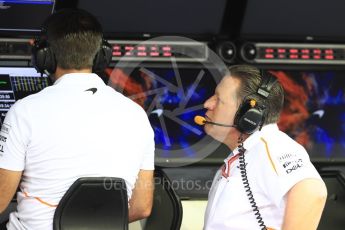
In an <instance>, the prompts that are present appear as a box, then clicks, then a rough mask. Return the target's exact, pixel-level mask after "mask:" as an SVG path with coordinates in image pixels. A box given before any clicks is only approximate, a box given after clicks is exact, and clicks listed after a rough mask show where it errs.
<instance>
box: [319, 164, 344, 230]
mask: <svg viewBox="0 0 345 230" xmlns="http://www.w3.org/2000/svg"><path fill="white" fill-rule="evenodd" d="M320 175H321V177H322V179H323V180H324V182H325V184H326V187H327V193H328V196H327V201H326V205H325V209H324V210H323V213H322V217H321V220H320V223H319V227H318V228H317V229H318V230H328V229H332V230H343V229H344V228H345V176H344V174H343V173H342V172H341V171H339V170H334V171H330V170H327V171H321V172H320Z"/></svg>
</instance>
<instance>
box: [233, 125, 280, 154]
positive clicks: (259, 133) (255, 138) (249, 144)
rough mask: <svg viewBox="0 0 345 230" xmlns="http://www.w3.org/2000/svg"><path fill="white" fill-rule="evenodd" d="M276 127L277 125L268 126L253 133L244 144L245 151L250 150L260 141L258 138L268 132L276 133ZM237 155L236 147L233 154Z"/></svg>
mask: <svg viewBox="0 0 345 230" xmlns="http://www.w3.org/2000/svg"><path fill="white" fill-rule="evenodd" d="M278 130H279V128H278V125H277V124H268V125H265V126H263V127H262V129H261V130H257V131H255V132H254V133H253V134H252V135H250V136H249V137H248V138H247V139H246V140H245V141H244V142H243V147H244V148H245V149H246V150H250V149H251V148H252V147H253V146H254V145H255V144H256V143H258V142H259V141H260V138H261V137H262V136H263V135H265V134H267V133H270V132H274V131H278ZM238 153H239V151H238V147H237V148H236V149H234V151H233V154H234V155H237V154H238Z"/></svg>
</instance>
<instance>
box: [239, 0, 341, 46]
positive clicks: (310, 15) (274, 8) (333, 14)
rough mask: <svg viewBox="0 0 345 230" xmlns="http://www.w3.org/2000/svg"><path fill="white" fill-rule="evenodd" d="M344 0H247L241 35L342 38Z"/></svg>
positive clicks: (314, 38) (311, 39)
mask: <svg viewBox="0 0 345 230" xmlns="http://www.w3.org/2000/svg"><path fill="white" fill-rule="evenodd" d="M344 11H345V4H344V1H342V0H329V1H323V0H289V1H281V0H262V1H258V0H247V4H246V9H245V12H244V15H243V21H242V26H241V31H240V36H241V37H242V38H245V39H266V41H267V39H270V40H275V39H278V40H284V39H285V40H286V39H288V41H291V40H299V41H304V40H310V41H343V40H344V39H345V24H344V23H340V22H343V21H344V19H345V17H344V13H343V12H344Z"/></svg>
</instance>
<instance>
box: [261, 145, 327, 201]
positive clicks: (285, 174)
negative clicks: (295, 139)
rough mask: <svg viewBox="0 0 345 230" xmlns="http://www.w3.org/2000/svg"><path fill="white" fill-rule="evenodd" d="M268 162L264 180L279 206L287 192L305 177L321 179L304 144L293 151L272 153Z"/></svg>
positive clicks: (268, 192)
mask: <svg viewBox="0 0 345 230" xmlns="http://www.w3.org/2000/svg"><path fill="white" fill-rule="evenodd" d="M266 163H267V167H265V168H264V174H265V175H264V178H266V179H265V180H263V183H264V188H265V190H266V191H265V192H266V194H268V196H269V197H271V198H272V199H273V202H274V203H275V204H276V205H277V206H280V205H281V201H282V200H283V199H284V196H285V195H286V194H287V192H288V191H289V190H290V189H291V188H292V187H293V186H294V185H295V184H297V183H298V182H300V181H302V180H303V179H307V178H316V179H320V180H321V177H320V175H319V173H318V172H317V170H316V169H315V167H314V166H313V164H312V163H311V162H310V159H309V156H308V154H307V152H306V151H305V149H304V148H303V147H302V146H298V148H295V149H294V150H292V151H291V152H289V151H288V152H284V151H279V153H278V154H276V153H272V156H271V159H267V160H266Z"/></svg>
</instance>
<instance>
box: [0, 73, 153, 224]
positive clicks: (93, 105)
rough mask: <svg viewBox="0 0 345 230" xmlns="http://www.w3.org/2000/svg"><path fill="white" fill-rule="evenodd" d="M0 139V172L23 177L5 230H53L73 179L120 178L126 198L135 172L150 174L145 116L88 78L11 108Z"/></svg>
mask: <svg viewBox="0 0 345 230" xmlns="http://www.w3.org/2000/svg"><path fill="white" fill-rule="evenodd" d="M1 136H3V137H5V138H0V141H1V143H0V144H1V145H3V152H2V153H1V154H0V168H4V169H8V170H14V171H23V176H22V181H21V183H20V192H18V193H17V200H18V208H17V209H18V211H17V212H14V213H12V214H11V215H10V221H9V223H8V225H7V228H8V229H9V230H12V229H34V230H41V229H42V230H47V229H52V222H53V215H54V212H55V208H56V205H57V204H58V203H59V201H60V199H61V198H62V196H63V195H64V194H65V192H66V191H67V189H68V188H69V187H70V185H71V184H72V183H73V182H74V181H75V180H77V179H78V178H80V177H96V176H111V177H121V178H123V179H125V181H126V185H127V190H128V198H130V197H131V193H132V189H133V188H134V184H135V181H136V178H137V175H138V173H139V170H140V169H144V170H153V169H154V134H153V130H152V128H151V126H150V123H149V121H148V118H147V116H146V113H145V111H144V110H143V109H142V108H141V107H140V106H139V105H137V104H136V103H134V102H133V101H131V100H130V99H128V98H126V97H125V96H123V95H122V94H120V93H118V92H116V91H115V90H114V89H113V88H111V87H109V86H106V85H105V84H104V82H103V81H102V80H101V79H100V78H99V77H98V76H97V75H95V74H81V73H75V74H66V75H64V76H62V77H61V78H59V79H58V80H57V81H56V82H55V84H54V85H53V86H50V87H47V88H45V89H43V90H42V91H41V92H39V93H37V94H34V95H30V96H28V97H26V98H24V99H22V100H19V101H17V102H16V103H15V104H14V105H13V106H12V107H11V109H10V110H9V111H8V113H7V116H6V118H5V121H4V124H3V126H2V130H1ZM91 199H92V198H91Z"/></svg>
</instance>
